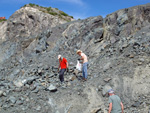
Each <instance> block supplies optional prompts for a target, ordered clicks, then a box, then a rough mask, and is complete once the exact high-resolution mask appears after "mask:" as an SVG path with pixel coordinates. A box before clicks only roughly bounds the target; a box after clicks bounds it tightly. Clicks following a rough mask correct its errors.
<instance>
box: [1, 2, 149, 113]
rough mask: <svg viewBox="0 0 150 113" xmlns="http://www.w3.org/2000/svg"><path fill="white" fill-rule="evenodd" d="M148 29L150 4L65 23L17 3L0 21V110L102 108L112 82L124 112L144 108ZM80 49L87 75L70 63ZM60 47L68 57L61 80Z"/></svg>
mask: <svg viewBox="0 0 150 113" xmlns="http://www.w3.org/2000/svg"><path fill="white" fill-rule="evenodd" d="M62 23H63V24H62ZM149 31H150V4H146V5H141V6H136V7H131V8H127V9H122V10H119V11H116V12H114V13H112V14H109V15H107V16H106V18H102V17H101V16H97V17H90V18H87V19H84V20H76V21H71V22H64V21H62V20H61V19H59V18H58V17H55V16H53V15H49V14H46V13H44V12H41V11H39V10H38V9H36V8H31V7H23V8H21V9H20V10H18V11H16V12H15V13H14V14H13V15H12V16H11V17H10V18H9V19H8V20H7V21H6V22H1V23H0V112H1V113H37V112H38V113H107V110H108V97H107V96H106V92H107V90H108V89H110V88H113V89H114V90H115V93H116V94H117V95H119V96H120V97H121V100H122V102H123V104H124V107H125V113H148V112H149V110H150V95H149V93H150V87H149V86H150V32H149ZM78 49H81V50H82V51H83V52H84V53H85V54H86V55H87V56H88V59H89V67H88V80H87V81H86V82H82V81H81V80H80V76H81V75H82V73H81V72H78V73H77V72H76V70H75V66H76V63H77V59H78V58H79V57H78V56H77V55H76V50H78ZM58 54H61V55H63V56H64V57H65V58H67V60H68V62H69V69H68V71H67V72H66V74H65V85H64V86H63V87H62V86H61V85H60V84H59V79H58V72H57V66H58V60H57V55H58ZM75 75H76V76H75Z"/></svg>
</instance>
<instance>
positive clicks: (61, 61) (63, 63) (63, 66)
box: [58, 55, 68, 83]
mask: <svg viewBox="0 0 150 113" xmlns="http://www.w3.org/2000/svg"><path fill="white" fill-rule="evenodd" d="M58 60H59V67H58V69H60V72H59V79H60V81H61V83H63V82H64V73H65V71H66V69H67V68H68V62H67V60H66V59H65V58H63V57H62V56H61V55H58Z"/></svg>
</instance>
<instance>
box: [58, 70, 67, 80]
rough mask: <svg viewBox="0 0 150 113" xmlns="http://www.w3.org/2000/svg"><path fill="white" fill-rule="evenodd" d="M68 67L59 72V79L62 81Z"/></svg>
mask: <svg viewBox="0 0 150 113" xmlns="http://www.w3.org/2000/svg"><path fill="white" fill-rule="evenodd" d="M65 71H66V69H61V70H60V72H59V79H60V81H61V82H63V81H64V73H65Z"/></svg>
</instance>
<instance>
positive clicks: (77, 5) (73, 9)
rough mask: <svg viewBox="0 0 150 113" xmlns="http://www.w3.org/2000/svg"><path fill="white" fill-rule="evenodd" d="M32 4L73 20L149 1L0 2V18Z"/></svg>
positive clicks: (28, 0)
mask: <svg viewBox="0 0 150 113" xmlns="http://www.w3.org/2000/svg"><path fill="white" fill-rule="evenodd" d="M29 3H34V4H38V5H40V6H44V7H53V8H58V9H60V10H62V11H64V12H65V13H67V14H69V15H70V16H73V17H74V18H75V19H79V18H80V19H85V18H87V17H91V16H99V15H101V16H103V17H105V16H106V15H107V14H110V13H112V12H115V11H117V10H119V9H124V8H128V7H132V6H136V5H142V4H146V3H150V0H0V17H3V16H5V17H6V18H7V19H8V18H9V17H10V16H11V15H12V14H13V13H14V12H15V11H16V10H18V9H20V8H21V7H22V6H24V5H25V4H29Z"/></svg>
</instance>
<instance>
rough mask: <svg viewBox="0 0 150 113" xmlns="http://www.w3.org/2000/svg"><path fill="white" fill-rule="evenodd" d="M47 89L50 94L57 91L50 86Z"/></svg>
mask: <svg viewBox="0 0 150 113" xmlns="http://www.w3.org/2000/svg"><path fill="white" fill-rule="evenodd" d="M47 89H48V90H49V91H51V92H56V91H57V88H56V87H55V86H54V85H52V84H51V85H50V86H49V87H48V88H47Z"/></svg>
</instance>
